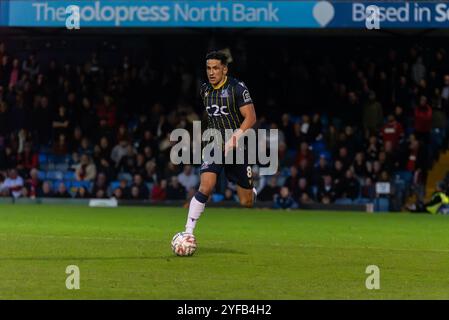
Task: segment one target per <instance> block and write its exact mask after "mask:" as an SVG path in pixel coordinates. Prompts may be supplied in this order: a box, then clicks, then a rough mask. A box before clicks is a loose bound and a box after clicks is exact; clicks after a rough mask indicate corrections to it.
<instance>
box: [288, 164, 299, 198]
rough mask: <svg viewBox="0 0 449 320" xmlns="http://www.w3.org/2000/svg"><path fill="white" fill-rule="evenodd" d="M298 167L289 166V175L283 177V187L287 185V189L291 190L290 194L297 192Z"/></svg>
mask: <svg viewBox="0 0 449 320" xmlns="http://www.w3.org/2000/svg"><path fill="white" fill-rule="evenodd" d="M298 182H299V177H298V169H297V168H296V167H295V166H291V167H290V175H289V176H288V177H287V179H285V182H284V187H287V188H288V189H289V190H291V193H292V194H294V195H295V194H297V192H298Z"/></svg>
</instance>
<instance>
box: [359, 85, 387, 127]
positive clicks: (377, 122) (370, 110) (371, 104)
mask: <svg viewBox="0 0 449 320" xmlns="http://www.w3.org/2000/svg"><path fill="white" fill-rule="evenodd" d="M362 121H363V127H364V129H365V130H366V131H367V132H368V133H370V134H374V133H376V132H377V129H379V128H380V126H381V125H382V122H383V111H382V106H381V104H380V103H379V102H378V101H377V100H376V94H375V93H374V91H370V93H369V95H368V102H367V103H366V104H365V105H364V107H363V120H362Z"/></svg>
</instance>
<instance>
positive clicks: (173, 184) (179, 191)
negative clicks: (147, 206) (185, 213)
mask: <svg viewBox="0 0 449 320" xmlns="http://www.w3.org/2000/svg"><path fill="white" fill-rule="evenodd" d="M185 199H186V190H185V187H183V186H182V185H181V184H180V183H179V181H178V177H176V176H173V177H171V180H170V184H169V185H168V187H167V200H185Z"/></svg>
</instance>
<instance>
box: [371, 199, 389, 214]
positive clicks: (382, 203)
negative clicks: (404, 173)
mask: <svg viewBox="0 0 449 320" xmlns="http://www.w3.org/2000/svg"><path fill="white" fill-rule="evenodd" d="M374 208H375V209H374V210H375V211H377V212H388V211H389V210H390V200H388V199H387V198H377V199H375V200H374Z"/></svg>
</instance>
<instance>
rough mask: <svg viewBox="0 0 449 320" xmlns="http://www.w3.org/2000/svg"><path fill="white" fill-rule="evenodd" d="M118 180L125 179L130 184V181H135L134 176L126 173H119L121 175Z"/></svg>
mask: <svg viewBox="0 0 449 320" xmlns="http://www.w3.org/2000/svg"><path fill="white" fill-rule="evenodd" d="M117 178H118V179H119V180H123V179H125V180H127V181H128V182H130V181H132V180H133V177H132V175H130V174H129V173H126V172H122V173H119V175H118V177H117Z"/></svg>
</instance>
